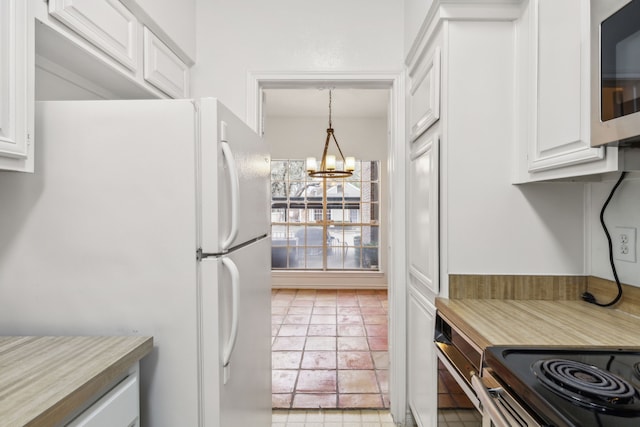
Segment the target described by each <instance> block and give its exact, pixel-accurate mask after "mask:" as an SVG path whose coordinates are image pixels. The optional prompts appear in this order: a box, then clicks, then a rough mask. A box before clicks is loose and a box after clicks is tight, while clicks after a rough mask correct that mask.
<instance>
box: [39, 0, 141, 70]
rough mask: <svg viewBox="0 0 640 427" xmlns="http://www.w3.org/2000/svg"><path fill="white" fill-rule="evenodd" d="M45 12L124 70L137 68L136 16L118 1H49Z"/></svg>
mask: <svg viewBox="0 0 640 427" xmlns="http://www.w3.org/2000/svg"><path fill="white" fill-rule="evenodd" d="M49 13H50V14H51V15H52V16H54V17H56V19H58V20H59V21H61V22H63V23H64V24H65V25H67V26H68V27H69V28H71V29H72V30H74V31H75V32H77V33H78V34H80V35H81V36H82V37H84V38H85V39H87V40H88V41H90V42H91V43H93V44H95V45H96V46H97V47H99V48H100V49H102V50H103V51H104V52H106V53H107V54H109V55H110V56H112V57H113V58H114V59H116V60H117V61H118V62H120V63H121V64H122V65H124V66H125V67H127V68H128V69H130V70H132V71H135V70H136V69H137V68H138V64H137V39H138V36H137V31H138V25H137V21H136V17H135V16H133V14H132V13H131V12H129V9H127V8H126V7H124V5H123V4H122V3H120V1H119V0H100V1H96V0H49Z"/></svg>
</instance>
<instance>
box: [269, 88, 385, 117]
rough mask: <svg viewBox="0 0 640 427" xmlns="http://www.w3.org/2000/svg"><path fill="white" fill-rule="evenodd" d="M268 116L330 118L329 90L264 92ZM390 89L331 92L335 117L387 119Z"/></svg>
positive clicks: (344, 89)
mask: <svg viewBox="0 0 640 427" xmlns="http://www.w3.org/2000/svg"><path fill="white" fill-rule="evenodd" d="M264 94H265V100H266V102H265V105H266V109H265V110H266V116H273V117H317V116H321V117H328V116H329V90H328V89H314V88H306V89H301V88H295V89H265V90H264ZM388 105H389V89H346V88H338V89H332V102H331V111H332V116H333V117H361V118H362V117H368V118H384V117H387V109H388Z"/></svg>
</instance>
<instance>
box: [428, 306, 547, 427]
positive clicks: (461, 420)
mask: <svg viewBox="0 0 640 427" xmlns="http://www.w3.org/2000/svg"><path fill="white" fill-rule="evenodd" d="M434 342H435V346H436V354H437V355H438V360H439V366H440V369H439V370H438V376H439V378H438V427H448V426H450V425H464V426H469V427H471V426H473V427H541V426H542V424H539V423H538V422H537V421H536V419H535V418H534V416H532V415H530V413H529V412H528V411H527V410H526V409H525V408H524V407H523V406H522V405H521V404H520V403H519V401H518V399H517V398H516V397H515V396H513V395H511V394H510V392H509V390H508V388H506V387H504V386H503V385H502V384H501V383H500V382H499V381H498V380H497V379H496V378H494V377H493V376H492V374H491V371H490V370H488V369H483V364H484V360H483V351H482V349H481V348H479V347H478V346H477V345H476V344H474V343H473V341H472V340H471V339H470V338H469V337H467V336H466V335H464V334H463V333H462V332H461V331H459V330H458V329H457V328H455V326H452V323H451V322H450V321H449V320H448V319H447V318H446V317H445V316H443V315H442V314H441V313H438V314H437V315H436V328H435V337H434ZM456 423H458V424H456Z"/></svg>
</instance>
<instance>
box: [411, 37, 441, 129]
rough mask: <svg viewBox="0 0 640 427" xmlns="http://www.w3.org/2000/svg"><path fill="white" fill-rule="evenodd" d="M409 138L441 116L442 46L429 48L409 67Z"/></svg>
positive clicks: (427, 127)
mask: <svg viewBox="0 0 640 427" xmlns="http://www.w3.org/2000/svg"><path fill="white" fill-rule="evenodd" d="M409 78H410V81H411V83H410V86H409V110H410V111H409V117H410V129H409V132H410V135H409V140H410V141H415V140H416V138H418V137H419V136H420V135H421V134H422V133H423V132H424V131H426V130H427V129H429V127H430V126H431V125H433V124H434V123H435V122H436V121H438V119H439V118H440V48H439V47H437V46H436V47H433V48H431V49H427V50H426V51H425V52H424V53H423V54H422V56H421V57H420V58H419V59H418V60H417V61H416V63H415V64H413V65H412V66H411V67H410V69H409Z"/></svg>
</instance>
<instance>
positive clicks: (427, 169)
mask: <svg viewBox="0 0 640 427" xmlns="http://www.w3.org/2000/svg"><path fill="white" fill-rule="evenodd" d="M438 144H439V142H438V134H437V133H436V132H427V133H426V134H424V135H422V136H421V137H420V138H419V139H418V140H417V141H416V142H414V143H413V144H412V147H411V155H410V162H409V195H408V196H409V197H408V200H409V224H408V225H409V226H408V235H407V236H408V237H407V239H408V252H409V254H408V255H409V277H410V281H411V282H412V283H413V282H415V283H416V284H420V286H422V287H424V288H425V289H427V290H428V291H429V292H430V293H431V294H432V295H433V296H434V297H435V296H436V295H438V292H439V268H438V263H439V255H438V251H439V238H438V236H439V233H438V227H439V221H438V217H439V204H438V187H439V171H438V157H439V150H438Z"/></svg>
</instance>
